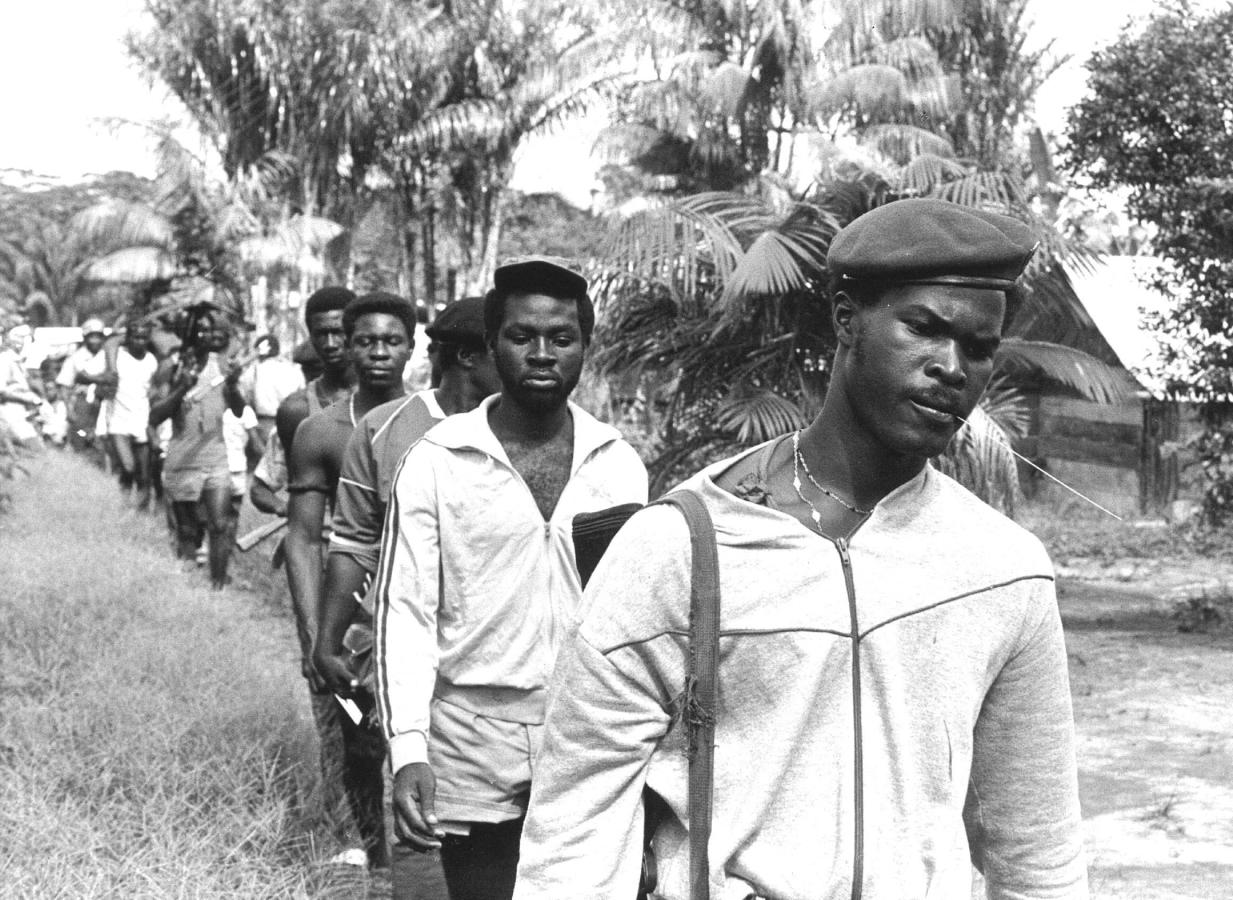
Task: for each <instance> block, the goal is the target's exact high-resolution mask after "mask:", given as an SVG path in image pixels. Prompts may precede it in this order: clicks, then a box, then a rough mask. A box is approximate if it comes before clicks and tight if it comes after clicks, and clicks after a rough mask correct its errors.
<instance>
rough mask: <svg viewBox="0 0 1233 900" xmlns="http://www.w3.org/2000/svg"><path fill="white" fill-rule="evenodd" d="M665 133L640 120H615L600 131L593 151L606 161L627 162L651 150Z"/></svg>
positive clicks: (593, 153)
mask: <svg viewBox="0 0 1233 900" xmlns="http://www.w3.org/2000/svg"><path fill="white" fill-rule="evenodd" d="M662 134H663V132H661V131H660V130H659V129H658V128H652V127H651V126H650V125H645V124H642V123H640V122H614V123H613V124H611V125H608V126H607V127H605V128H604V129H603V130H602V131H600V133H599V136H598V137H596V139H595V144H594V146H593V147H592V149H591V153H592V155H594V156H597V157H599V158H600V159H603V160H605V161H606V162H620V163H623V162H626V161H628V160H631V159H636V158H637V157H639V156H641V155H642V154H644V153H646V152H647V151H648V150H650V149H651V148H652V147H653V146H655V143H656V142H657V141H658V140H659V139H660V136H661V135H662Z"/></svg>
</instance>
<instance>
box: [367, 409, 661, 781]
mask: <svg viewBox="0 0 1233 900" xmlns="http://www.w3.org/2000/svg"><path fill="white" fill-rule="evenodd" d="M499 400H500V395H499V394H498V395H494V396H492V397H489V398H488V399H486V400H484V401H483V402H482V403H481V404H480V405H479V406H478V407H476V408H475V409H474V410H472V411H471V412H468V413H463V414H460V415H456V416H450V417H448V418H446V419H444V420H442V421H441V422H440V423H439V424H437V425H435V426H434V427H433V428H432V429H431V430H429V431H428V433H427V434H425V435H424V437H423V438H421V439H420V440H419V441H418V442H417V443H416V444H415V445H414V446H412V447H411V449H410V450H408V451H407V454H406V456H404V457H403V460H402V463H400V465H399V467H398V472H397V474H395V476H394V483H393V489H392V492H391V495H390V502H389V508H388V510H387V511H386V522H385V529H384V533H383V536H382V544H381V556H380V562H379V564H378V577H377V582H376V585H375V587H374V597H375V601H376V602H375V612H374V630H375V640H376V646H375V652H374V661H375V663H376V676H377V677H376V683H377V706H378V711H379V714H380V718H381V722H382V725H383V727H384V728H385V731H386V736H387V737H388V738H389V741H390V762H391V764H392V766H393V768H394V771H397V770H398V769H400V768H401V767H402V766H404V765H407V764H409V763H413V762H425V761H427V759H428V753H427V741H428V738H429V732H430V715H429V707H430V703H431V701H432V699H433V697H434V696H436V697H441V696H448V697H449V698H450V700H451V702H452V703H454V704H456V705H459V706H462V707H463V708H465V709H468V710H471V711H473V712H476V713H479V714H480V715H489V716H494V717H497V718H503V719H512V720H513V721H518V722H526V723H528V724H538V723H539V722H542V721H543V711H544V704H545V702H546V699H547V687H548V682H549V679H550V677H551V676H552V671H553V664H554V662H555V660H556V655H557V652H558V650H559V649H560V647H561V645H562V643H563V642H564V639H565V637H566V635H568V634H570V633H572V631H573V629H574V628H575V627H576V624H577V612H578V604H579V603H580V602H581V599H582V586H581V584H580V582H579V579H578V572H577V567H576V564H575V562H574V549H573V542H572V538H571V535H572V524H573V517H574V516H575V515H576V514H577V513H580V512H589V511H594V510H599V509H605V508H607V507H610V506H616V505H618V504H622V503H644V502H645V501H646V492H647V476H646V468H645V467H644V466H643V464H642V461H641V460H639V459H638V454H637V453H636V452H635V451H634V449H633V448H632V447H631V446H629V444H627V443H626V442H625V441H624V440H622V438H621V435H620V432H618V431H617V430H616V429H615V428H613V427H612V426H610V425H605V424H603V423H602V422H599V421H597V420H596V419H595V418H594V417H592V416H591V415H589V414H588V413H587V412H586V411H584V410H583V409H581V408H580V407H578V406H575V405H574V404H572V403H571V404H570V406H569V409H570V412H571V414H572V415H573V420H574V453H573V462H572V465H571V468H570V479H569V482H568V483H567V484H566V486H565V489H564V491H563V492H562V494H561V497H560V499H559V500H558V501H557V505H556V508H555V509H554V510H553V512H552V517H551V519H550V520H548V521H545V520H544V516H543V514H542V513H541V512H540V510H539V507H538V506H537V505H536V503H535V498H534V496H532V494H531V491H530V489H529V488H528V487H527V485H526V483H525V482H524V481H523V479H522V477H521V476H520V475H519V474H518V472H517V470H515V469H514V467H513V465H512V464H511V463H510V461H509V457H508V456H507V455H506V453H505V450H504V448H503V447H502V446H501V442H500V441H499V440H498V439H497V437H496V436H495V435H494V434H493V433H492V429H491V428H490V427H489V426H488V411H489V409H490V408H491V407H492V405H493V404H494V403H496V402H498V401H499Z"/></svg>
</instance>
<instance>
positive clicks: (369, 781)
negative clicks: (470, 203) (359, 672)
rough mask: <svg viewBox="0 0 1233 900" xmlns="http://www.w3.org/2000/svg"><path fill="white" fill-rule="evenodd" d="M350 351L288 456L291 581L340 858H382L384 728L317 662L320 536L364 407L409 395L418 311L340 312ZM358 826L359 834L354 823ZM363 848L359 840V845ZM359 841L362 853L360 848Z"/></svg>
mask: <svg viewBox="0 0 1233 900" xmlns="http://www.w3.org/2000/svg"><path fill="white" fill-rule="evenodd" d="M342 325H343V331H344V334H345V347H346V354H347V356H348V357H349V359H350V361H351V366H352V369H353V370H354V372H355V374H356V378H357V385H356V389H355V391H354V392H353V393H352V394H350V395H349V396H347V397H344V398H343V399H341V400H339V401H338V402H336V403H334V404H332V405H331V406H328V407H326V408H325V409H323V410H322V411H321V412H319V413H315V414H313V415H311V416H309V417H308V418H306V419H305V420H304V421H303V422H301V423H300V425H299V427H298V428H297V429H296V432H295V438H294V440H293V441H292V443H291V454H290V456H289V457H288V460H287V464H288V465H287V475H288V485H287V490H288V492H289V494H290V500H289V503H288V511H287V541H286V553H287V582H288V584H289V585H290V587H291V600H292V608H293V610H294V611H295V618H296V630H297V632H298V634H299V638H300V653H301V660H302V664H301V671H302V673H303V675H304V677H305V678H306V679H307V680H308V683H309V686H310V688H311V689H312V692H313V714H314V717H315V718H316V721H317V728H318V733H319V735H320V738H321V763H322V779H323V784H324V789H325V790H324V792H325V796H326V805H327V811H328V813H329V814H330V815H331V816H332V817H333V819H334V824H335V826H336V827H335V831H336V834H337V837H338V839H339V840H340V842H341V843H342V844H343V845H344V847H345V848H346V849H345V850H344V851H343V854H342V855H341V858H340V861H342V862H353V861H354V862H357V863H362V862H364V861H365V860H366V861H367V862H368V863H370V864H371V865H373V866H382V865H384V864H385V862H386V859H387V856H386V846H385V830H384V827H383V813H382V805H381V804H382V795H383V778H382V764H383V762H384V758H385V748H384V747H383V746H382V744H381V736H380V734H379V733H378V732H377V731H376V730H375V729H374V728H372V727H371V725H370V724H367V723H363V722H353V721H352V720H351V719H349V718H348V717H347V716H346V715H345V714H344V713H343V711H342V709H341V708H340V707H339V706H338V705H337V703H336V702H335V700H334V698H333V697H332V696H331V694H330V692H329V690H328V688H327V686H326V685H325V683H324V681H323V680H322V679H321V677H320V676H319V675H318V674H317V672H316V670H315V669H314V668H313V664H312V647H313V641H314V639H315V637H316V630H317V609H318V607H319V606H320V603H321V586H322V568H323V565H324V563H325V558H324V557H325V554H324V549H325V548H324V542H323V540H322V532H323V528H324V525H325V520H326V512H327V508H328V507H329V505H330V504H331V501H332V500H333V496H334V490H335V488H336V487H337V485H338V472H339V468H340V466H341V464H342V455H343V450H344V449H345V447H346V446H347V439H348V438H350V437H351V433H352V431H353V430H354V428H355V426H356V423H357V422H358V421H359V419H360V418H362V417H363V416H364V415H365V414H366V413H368V412H369V411H370V410H372V409H373V408H374V407H376V406H379V405H380V404H382V403H386V402H388V401H390V400H392V399H394V398H396V397H400V396H401V395H402V393H403V385H402V370H403V367H404V366H405V365H406V363H407V359H408V358H409V356H410V353H411V343H412V339H413V335H414V334H415V312H414V310H413V308H412V307H411V304H410V303H408V302H407V301H406V300H404V299H402V298H401V297H397V296H395V295H393V294H385V293H373V294H366V295H364V296H363V297H360V298H359V299H357V300H354V301H352V302H351V303H349V304H348V305H347V307H346V309H345V310H344V311H343V316H342ZM352 822H354V830H355V831H358V834H357V833H353V829H352V825H351V823H352ZM357 845H358V846H357ZM361 847H362V849H363V851H364V853H363V854H361V853H356V852H354V851H357V850H359V849H360V848H361Z"/></svg>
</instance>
